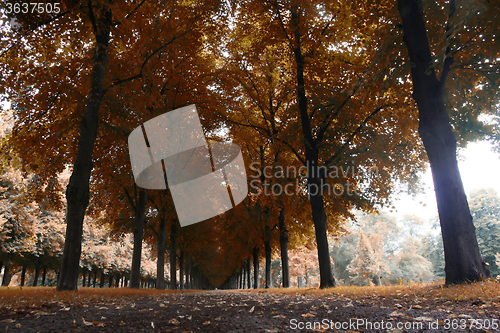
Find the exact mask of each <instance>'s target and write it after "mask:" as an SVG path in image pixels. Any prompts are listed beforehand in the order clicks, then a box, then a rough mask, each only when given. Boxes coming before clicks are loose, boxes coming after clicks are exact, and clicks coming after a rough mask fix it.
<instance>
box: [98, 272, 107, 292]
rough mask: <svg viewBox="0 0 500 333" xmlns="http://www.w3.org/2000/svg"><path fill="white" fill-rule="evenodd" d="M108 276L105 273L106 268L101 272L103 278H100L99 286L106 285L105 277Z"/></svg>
mask: <svg viewBox="0 0 500 333" xmlns="http://www.w3.org/2000/svg"><path fill="white" fill-rule="evenodd" d="M105 278H106V275H105V274H104V269H103V270H102V272H101V278H100V279H99V288H102V287H104V279H105Z"/></svg>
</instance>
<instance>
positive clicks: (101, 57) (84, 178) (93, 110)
mask: <svg viewBox="0 0 500 333" xmlns="http://www.w3.org/2000/svg"><path fill="white" fill-rule="evenodd" d="M89 3H90V4H89V7H90V16H91V19H92V21H93V26H94V35H95V38H96V43H95V54H94V66H93V68H92V73H91V75H90V92H89V95H88V98H87V106H86V108H85V113H84V115H83V118H82V121H81V123H80V138H79V141H78V151H77V155H76V160H75V162H74V165H73V173H72V175H71V178H70V181H69V185H68V187H67V189H66V199H67V211H66V221H67V226H66V238H65V242H64V252H63V258H62V264H61V270H60V274H59V278H58V280H57V290H59V291H62V290H77V289H78V275H79V263H80V254H81V250H82V234H83V218H84V216H85V210H86V209H87V205H88V203H89V198H90V192H89V179H90V173H91V171H92V167H93V162H92V155H93V150H94V143H95V139H96V137H97V129H98V122H99V108H100V106H101V101H102V98H103V83H104V76H105V74H106V67H107V62H108V46H109V37H110V27H111V24H112V17H111V11H110V10H109V8H106V6H103V7H101V8H98V10H99V13H97V15H95V13H93V8H92V7H94V6H93V5H92V3H91V1H89ZM101 6H102V5H101ZM96 18H97V20H96Z"/></svg>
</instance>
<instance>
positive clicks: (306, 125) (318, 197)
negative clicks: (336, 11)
mask: <svg viewBox="0 0 500 333" xmlns="http://www.w3.org/2000/svg"><path fill="white" fill-rule="evenodd" d="M299 15H300V13H299V10H298V8H297V7H296V6H294V7H293V9H292V15H291V23H292V26H293V29H294V37H295V41H294V43H295V45H294V48H293V52H294V56H295V64H296V71H297V72H296V80H297V88H296V91H297V100H298V105H299V113H300V120H301V125H302V135H303V137H304V151H305V157H306V158H305V162H306V168H307V183H308V192H309V201H310V204H311V210H312V218H313V223H314V230H315V234H316V244H317V249H318V261H319V274H320V288H329V287H335V279H334V278H333V274H332V265H331V262H330V252H329V249H328V237H327V233H326V225H327V220H326V214H325V206H324V202H323V184H324V178H322V176H321V175H319V171H320V169H319V168H318V165H319V163H318V162H319V150H318V147H317V143H316V140H314V139H313V134H312V130H311V122H310V119H309V113H308V106H307V104H308V101H307V96H306V91H305V80H304V64H305V58H304V55H303V54H302V49H301V32H300V27H299V20H300V17H299Z"/></svg>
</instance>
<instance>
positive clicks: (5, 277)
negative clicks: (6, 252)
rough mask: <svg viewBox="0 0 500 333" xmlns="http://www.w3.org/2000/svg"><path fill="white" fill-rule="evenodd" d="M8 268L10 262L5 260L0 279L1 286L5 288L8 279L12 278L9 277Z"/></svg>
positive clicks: (8, 281)
mask: <svg viewBox="0 0 500 333" xmlns="http://www.w3.org/2000/svg"><path fill="white" fill-rule="evenodd" d="M10 266H11V261H10V260H7V262H6V263H5V268H4V270H3V279H2V286H4V287H7V286H8V285H9V283H10V279H11V278H12V276H11V275H10Z"/></svg>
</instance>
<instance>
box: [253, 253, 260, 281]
mask: <svg viewBox="0 0 500 333" xmlns="http://www.w3.org/2000/svg"><path fill="white" fill-rule="evenodd" d="M253 281H254V283H253V287H254V288H255V289H259V287H260V281H259V248H258V247H257V246H256V247H254V248H253Z"/></svg>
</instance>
